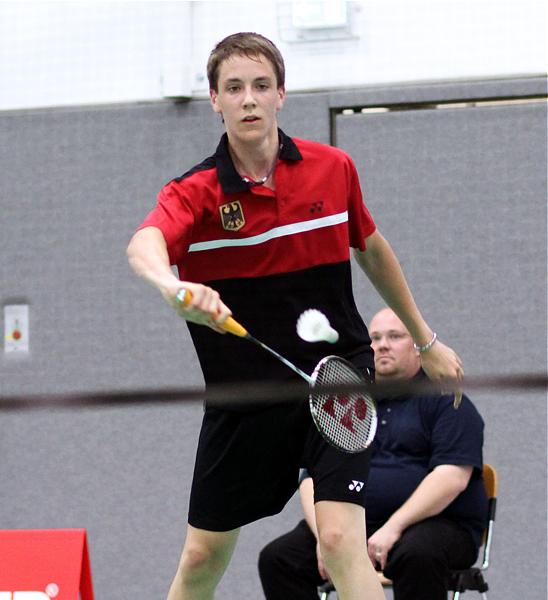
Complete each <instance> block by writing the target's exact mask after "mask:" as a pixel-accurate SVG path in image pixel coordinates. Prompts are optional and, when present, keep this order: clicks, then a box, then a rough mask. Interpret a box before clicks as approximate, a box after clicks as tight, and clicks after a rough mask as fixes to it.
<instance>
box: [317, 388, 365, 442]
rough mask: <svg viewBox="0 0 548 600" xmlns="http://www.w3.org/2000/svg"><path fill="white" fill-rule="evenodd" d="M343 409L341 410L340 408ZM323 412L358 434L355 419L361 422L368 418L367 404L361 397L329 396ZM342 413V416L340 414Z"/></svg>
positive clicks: (323, 406)
mask: <svg viewBox="0 0 548 600" xmlns="http://www.w3.org/2000/svg"><path fill="white" fill-rule="evenodd" d="M339 407H341V408H342V410H341V408H339ZM322 410H324V411H325V412H326V413H327V414H328V415H329V416H331V417H333V418H334V419H337V420H338V421H339V423H340V424H341V425H342V426H343V427H345V428H346V429H348V431H351V432H352V433H356V428H355V427H354V417H356V419H358V420H359V421H363V420H364V419H365V417H366V416H367V402H366V401H365V399H364V398H362V397H361V396H359V397H358V398H356V399H354V400H353V401H352V399H351V398H350V397H349V396H345V395H343V394H341V395H338V396H329V398H328V399H327V400H326V401H325V402H324V403H323V405H322ZM340 413H342V415H341V414H340Z"/></svg>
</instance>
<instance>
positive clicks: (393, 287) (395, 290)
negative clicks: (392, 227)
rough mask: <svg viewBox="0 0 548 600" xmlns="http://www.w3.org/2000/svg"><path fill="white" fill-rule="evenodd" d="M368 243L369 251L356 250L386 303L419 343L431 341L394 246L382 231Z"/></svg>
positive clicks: (368, 239) (375, 234)
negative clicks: (393, 248)
mask: <svg viewBox="0 0 548 600" xmlns="http://www.w3.org/2000/svg"><path fill="white" fill-rule="evenodd" d="M366 247H367V249H366V250H365V252H361V251H356V252H355V257H356V260H357V262H358V264H359V265H360V267H361V268H362V270H363V271H364V272H365V274H366V275H367V277H368V278H369V280H370V281H371V283H372V284H373V285H374V286H375V288H376V290H377V291H378V292H379V294H380V295H381V296H382V298H383V299H384V301H385V302H386V304H387V305H388V306H389V307H390V308H391V309H392V310H393V311H394V312H395V313H396V314H397V315H398V317H399V318H400V319H401V321H402V322H403V324H404V325H405V326H406V327H407V329H408V331H409V333H410V334H411V336H412V338H413V340H414V341H415V343H417V344H418V345H424V344H426V343H428V342H429V341H430V340H431V339H432V334H433V332H432V330H431V329H430V328H429V327H428V325H427V323H426V322H425V320H424V319H423V317H422V315H421V313H420V311H419V309H418V308H417V305H416V303H415V300H414V298H413V295H412V293H411V290H410V289H409V285H408V284H407V280H406V279H405V275H404V274H403V270H402V268H401V266H400V263H399V261H398V259H397V257H396V255H395V253H394V251H393V250H392V247H391V246H390V244H389V243H388V241H387V240H386V239H385V238H384V237H383V236H382V235H381V233H380V232H378V231H376V232H375V233H374V234H373V235H371V236H369V237H368V238H367V240H366Z"/></svg>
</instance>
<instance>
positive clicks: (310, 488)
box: [299, 477, 318, 539]
mask: <svg viewBox="0 0 548 600" xmlns="http://www.w3.org/2000/svg"><path fill="white" fill-rule="evenodd" d="M299 495H300V498H301V505H302V507H303V514H304V518H305V520H306V522H307V524H308V526H309V527H310V530H311V531H312V533H313V534H314V536H315V538H316V539H318V530H317V528H316V512H315V509H314V484H313V482H312V478H311V477H308V478H306V479H304V480H303V481H302V483H301V485H300V486H299Z"/></svg>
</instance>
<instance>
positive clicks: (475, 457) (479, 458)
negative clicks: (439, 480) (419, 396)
mask: <svg viewBox="0 0 548 600" xmlns="http://www.w3.org/2000/svg"><path fill="white" fill-rule="evenodd" d="M432 402H434V403H436V406H435V421H434V423H433V426H432V437H431V444H432V452H431V458H430V465H429V467H430V469H434V468H435V467H437V466H439V465H445V464H450V465H472V466H473V467H474V468H476V469H481V468H482V464H483V455H482V448H483V429H484V423H483V419H482V418H481V415H480V414H479V412H478V411H477V409H476V407H475V406H474V405H473V404H472V402H470V400H469V399H468V398H467V397H466V396H463V398H462V402H461V404H460V406H459V408H458V409H455V408H454V407H453V396H442V397H441V398H440V399H439V400H434V399H433V400H432Z"/></svg>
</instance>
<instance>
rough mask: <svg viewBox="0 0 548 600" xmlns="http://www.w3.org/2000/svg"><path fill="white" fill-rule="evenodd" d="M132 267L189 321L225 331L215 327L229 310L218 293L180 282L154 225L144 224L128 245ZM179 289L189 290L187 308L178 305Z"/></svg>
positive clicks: (203, 287) (159, 233) (162, 239)
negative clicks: (176, 297) (189, 300)
mask: <svg viewBox="0 0 548 600" xmlns="http://www.w3.org/2000/svg"><path fill="white" fill-rule="evenodd" d="M127 257H128V261H129V264H130V266H131V268H132V269H133V270H134V271H135V273H136V274H137V275H139V277H141V278H142V279H144V280H145V281H147V282H148V283H150V284H152V285H153V286H155V287H156V288H157V289H158V290H159V291H160V293H161V294H162V296H163V297H164V299H165V300H166V302H167V303H168V304H169V305H170V306H171V307H173V308H174V309H175V310H177V312H178V313H179V314H180V315H181V316H182V317H183V318H185V319H187V320H188V321H192V322H194V323H199V324H201V325H207V326H208V327H211V328H212V329H214V330H215V331H218V332H220V333H224V332H223V330H222V329H220V328H219V327H218V326H217V323H222V322H223V321H224V320H225V319H226V318H227V317H228V316H229V315H230V314H231V313H230V310H229V309H228V307H227V306H226V305H225V304H224V303H223V302H222V301H221V299H220V298H219V294H218V293H217V292H216V291H215V290H213V289H211V288H210V287H207V286H204V285H202V284H199V283H193V282H190V281H181V280H180V279H179V278H178V277H177V276H176V275H175V274H174V273H173V271H172V270H171V266H170V263H169V256H168V251H167V246H166V241H165V239H164V236H163V235H162V232H161V231H160V230H159V229H158V228H156V227H145V228H144V229H141V230H139V231H137V233H135V235H134V236H133V237H132V238H131V241H130V242H129V245H128V248H127ZM181 288H186V289H188V290H189V291H190V292H191V293H192V300H191V303H190V305H189V306H188V307H186V308H185V307H182V306H180V305H179V304H177V302H176V300H175V296H176V295H177V292H178V291H179V290H180V289H181Z"/></svg>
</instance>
